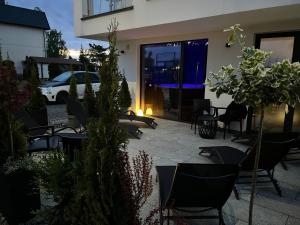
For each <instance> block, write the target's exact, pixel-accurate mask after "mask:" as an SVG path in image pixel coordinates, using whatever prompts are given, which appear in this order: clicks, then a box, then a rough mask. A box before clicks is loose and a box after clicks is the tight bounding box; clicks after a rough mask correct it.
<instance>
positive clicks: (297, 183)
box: [128, 119, 300, 225]
mask: <svg viewBox="0 0 300 225" xmlns="http://www.w3.org/2000/svg"><path fill="white" fill-rule="evenodd" d="M157 122H158V124H159V126H158V127H157V129H156V130H153V129H151V128H147V127H145V126H143V124H140V123H139V124H138V123H136V124H138V125H139V126H140V127H141V130H142V131H143V132H144V135H143V137H142V139H141V140H137V139H130V141H129V145H128V152H129V153H130V155H131V156H133V155H135V154H136V153H137V152H138V151H139V150H144V151H145V152H147V153H148V154H149V155H150V156H152V159H153V163H154V166H156V165H176V164H177V163H179V162H192V163H209V162H210V160H209V159H207V158H205V157H203V156H199V154H198V153H199V149H198V147H199V146H213V145H228V146H232V147H236V148H238V149H240V150H243V151H244V150H246V147H245V146H243V145H241V144H237V143H233V142H231V141H230V140H231V138H230V135H228V137H227V139H226V140H223V137H222V133H218V134H217V137H216V139H213V140H208V139H202V138H200V137H199V135H198V134H194V131H193V130H191V129H190V124H186V123H180V122H175V121H169V120H162V119H157ZM153 175H154V177H155V169H154V168H153ZM275 177H276V178H277V179H278V181H279V185H280V187H281V189H282V194H283V197H279V196H278V195H277V193H276V192H275V189H274V188H273V186H271V185H267V186H266V185H265V184H264V185H265V186H263V187H262V186H259V188H258V192H257V196H256V198H255V208H254V224H255V225H300V162H294V163H289V164H288V171H285V170H283V168H282V167H281V165H279V166H277V168H276V171H275ZM238 189H239V191H240V194H241V200H236V199H235V197H234V195H233V194H232V195H231V197H230V199H229V200H228V202H227V203H226V205H225V208H224V213H225V222H226V224H227V225H235V224H238V225H244V224H247V222H246V221H247V219H248V207H249V198H250V187H249V186H248V185H247V186H238ZM157 207H158V184H157V183H156V182H155V180H154V191H153V194H152V196H151V198H150V199H149V202H148V205H147V206H145V208H146V209H145V211H146V212H148V211H149V209H151V208H157ZM187 223H188V224H193V225H194V224H195V225H196V224H197V225H198V224H203V225H204V224H207V225H211V224H218V222H217V221H214V220H210V221H203V220H202V221H199V220H198V221H196V220H194V221H192V220H190V221H187Z"/></svg>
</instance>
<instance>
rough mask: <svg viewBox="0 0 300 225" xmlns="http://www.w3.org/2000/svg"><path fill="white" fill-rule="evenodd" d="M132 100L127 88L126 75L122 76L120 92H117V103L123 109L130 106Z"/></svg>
mask: <svg viewBox="0 0 300 225" xmlns="http://www.w3.org/2000/svg"><path fill="white" fill-rule="evenodd" d="M131 103H132V100H131V95H130V92H129V88H128V83H127V80H126V77H125V76H123V80H122V84H121V88H120V93H119V104H120V107H121V108H123V109H128V108H129V107H130V106H131Z"/></svg>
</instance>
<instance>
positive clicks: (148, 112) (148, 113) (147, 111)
mask: <svg viewBox="0 0 300 225" xmlns="http://www.w3.org/2000/svg"><path fill="white" fill-rule="evenodd" d="M152 114H153V112H152V109H151V108H147V110H146V115H148V116H152Z"/></svg>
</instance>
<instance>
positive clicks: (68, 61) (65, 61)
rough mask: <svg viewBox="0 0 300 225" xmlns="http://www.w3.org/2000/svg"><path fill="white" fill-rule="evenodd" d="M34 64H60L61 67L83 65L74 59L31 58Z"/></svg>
mask: <svg viewBox="0 0 300 225" xmlns="http://www.w3.org/2000/svg"><path fill="white" fill-rule="evenodd" d="M30 58H31V59H33V60H34V61H35V62H36V63H43V64H62V65H83V64H82V63H81V62H79V61H77V60H76V59H63V58H45V57H34V56H31V57H30Z"/></svg>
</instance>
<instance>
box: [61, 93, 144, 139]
mask: <svg viewBox="0 0 300 225" xmlns="http://www.w3.org/2000/svg"><path fill="white" fill-rule="evenodd" d="M65 102H66V104H67V106H68V108H69V110H70V111H71V112H72V114H73V115H74V116H75V117H76V119H77V120H78V122H79V124H80V132H84V131H85V130H86V126H87V123H88V116H87V114H86V111H85V110H84V108H83V107H82V105H81V103H80V102H79V101H77V100H75V99H73V98H71V97H66V98H65ZM119 125H120V127H121V128H122V129H124V130H126V131H127V132H128V133H129V134H130V135H132V136H134V137H136V138H138V139H140V138H141V136H142V134H143V132H142V131H141V130H139V128H138V127H136V126H134V125H132V124H128V125H127V124H122V123H119Z"/></svg>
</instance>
